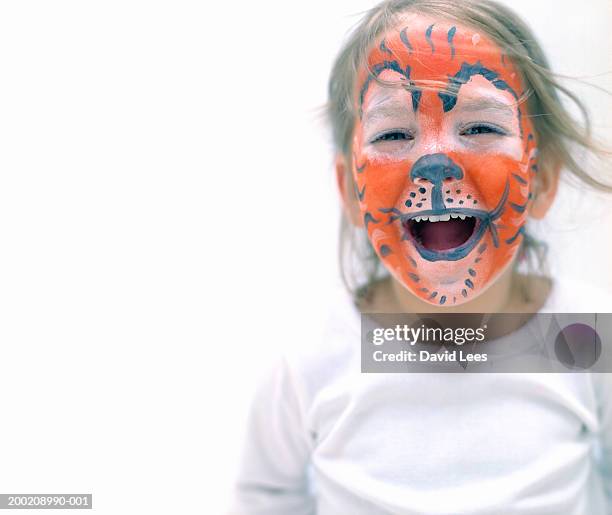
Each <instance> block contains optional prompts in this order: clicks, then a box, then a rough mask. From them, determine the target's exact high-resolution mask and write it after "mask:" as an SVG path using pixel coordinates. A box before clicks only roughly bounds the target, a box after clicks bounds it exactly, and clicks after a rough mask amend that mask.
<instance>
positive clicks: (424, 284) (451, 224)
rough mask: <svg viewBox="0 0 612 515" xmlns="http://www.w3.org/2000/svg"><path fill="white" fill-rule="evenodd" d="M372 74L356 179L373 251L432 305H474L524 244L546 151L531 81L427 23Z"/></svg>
mask: <svg viewBox="0 0 612 515" xmlns="http://www.w3.org/2000/svg"><path fill="white" fill-rule="evenodd" d="M368 64H369V69H370V71H368V69H367V68H366V66H363V67H362V69H361V70H360V74H359V79H358V81H357V88H356V91H355V103H356V108H357V112H358V113H359V115H358V119H357V122H356V125H355V130H354V136H353V147H352V148H353V170H352V171H353V176H354V179H355V182H356V186H357V195H358V198H359V203H360V209H361V212H362V215H363V219H364V224H365V227H366V229H367V232H368V236H369V238H370V241H371V243H372V245H373V246H374V249H375V250H376V252H377V254H378V256H379V257H380V259H381V260H382V262H383V263H384V264H385V266H386V267H387V269H388V270H389V271H390V272H391V273H392V275H393V276H394V277H395V278H396V279H397V280H398V281H400V282H401V283H402V284H403V285H404V286H405V287H406V288H408V289H409V290H411V291H412V293H414V294H415V295H417V296H418V297H420V298H421V299H423V300H425V301H427V302H429V303H431V304H435V305H453V304H454V305H458V304H461V303H464V302H467V301H469V300H470V299H472V298H474V297H475V296H477V295H478V294H479V293H481V292H482V291H484V289H485V288H486V287H487V286H489V285H490V284H491V283H492V282H493V281H494V280H495V279H496V278H497V277H498V276H499V275H500V274H501V273H502V272H503V271H504V270H505V268H506V267H507V266H508V265H509V263H510V262H511V261H512V260H513V258H514V257H515V255H516V253H517V250H518V246H519V244H520V242H521V239H522V237H523V227H524V224H525V221H526V217H527V208H528V203H529V201H530V199H531V193H530V186H531V183H532V181H533V177H534V174H535V173H536V172H537V164H536V153H537V149H536V140H535V135H534V132H533V128H532V126H531V123H530V121H529V118H528V116H527V115H528V113H527V106H526V105H525V104H523V103H520V102H519V99H520V98H521V96H522V94H523V93H524V92H523V85H522V82H521V78H520V74H519V73H518V71H517V69H516V68H515V67H514V65H513V64H512V62H511V61H510V60H509V59H508V58H507V57H505V56H504V55H503V53H502V51H501V49H500V48H499V47H498V46H497V45H496V44H495V43H493V42H492V41H491V40H490V39H489V38H488V37H487V36H486V35H484V34H479V33H478V31H476V30H475V29H472V28H470V27H467V26H463V25H461V24H456V23H452V22H442V21H440V20H435V19H430V18H428V17H426V16H424V15H416V14H414V15H411V16H409V17H407V18H405V21H404V22H402V24H401V25H400V26H398V27H397V28H395V29H393V30H391V31H389V32H388V33H386V34H385V35H384V37H382V38H380V39H379V40H378V42H377V44H376V46H375V48H374V49H373V50H372V51H371V52H370V54H369V56H368ZM374 77H377V78H378V79H381V80H383V81H385V83H388V82H391V83H393V86H392V87H389V86H388V85H382V84H380V83H379V82H378V81H377V80H376V79H375V78H374Z"/></svg>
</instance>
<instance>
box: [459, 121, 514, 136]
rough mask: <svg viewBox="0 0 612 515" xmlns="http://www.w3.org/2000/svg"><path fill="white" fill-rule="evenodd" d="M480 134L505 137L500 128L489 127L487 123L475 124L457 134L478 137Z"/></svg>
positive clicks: (504, 132) (505, 133)
mask: <svg viewBox="0 0 612 515" xmlns="http://www.w3.org/2000/svg"><path fill="white" fill-rule="evenodd" d="M481 134H498V135H500V136H506V135H507V132H506V131H505V130H504V129H502V128H501V127H497V126H495V125H489V124H487V123H477V124H474V125H470V126H468V127H464V128H463V129H461V131H460V132H459V135H460V136H478V135H481Z"/></svg>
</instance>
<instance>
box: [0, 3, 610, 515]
mask: <svg viewBox="0 0 612 515" xmlns="http://www.w3.org/2000/svg"><path fill="white" fill-rule="evenodd" d="M512 4H513V5H514V6H515V7H516V9H517V10H519V11H520V12H521V13H523V14H524V15H525V17H526V18H527V19H528V20H529V21H530V23H531V24H532V26H533V27H534V28H535V32H536V34H538V35H539V36H540V38H541V40H542V42H543V44H544V47H545V48H546V50H547V51H548V53H549V55H550V57H551V61H552V63H553V66H554V67H555V68H556V69H557V70H558V71H560V72H563V73H566V74H570V75H573V76H583V77H588V78H589V80H590V82H593V83H596V84H599V85H602V86H605V87H607V88H609V89H612V78H611V77H612V76H611V75H610V73H609V72H610V62H609V56H610V55H611V51H612V44H611V37H610V29H609V27H610V21H611V18H612V16H611V12H610V6H609V1H608V0H589V1H588V2H581V3H580V4H576V2H574V1H569V0H567V1H559V0H554V1H553V0H546V1H538V2H533V1H528V0H523V1H518V0H517V1H514V2H512ZM372 5H374V2H371V1H356V0H350V1H349V0H344V1H335V2H329V1H326V2H323V1H311V2H308V3H304V2H301V3H297V2H286V1H283V2H281V1H276V2H271V1H263V2H262V1H259V2H246V1H243V2H233V3H232V4H231V5H230V4H227V5H226V4H224V6H222V5H221V3H217V5H213V4H211V3H209V2H203V1H202V2H189V1H180V0H174V1H172V2H170V1H152V0H149V1H147V2H139V1H134V0H123V1H113V0H105V1H96V2H93V1H85V0H80V1H53V2H50V1H28V0H19V1H6V2H2V3H1V4H0V70H1V74H0V77H1V80H0V142H1V147H0V177H1V180H0V241H1V250H0V396H1V402H0V409H1V410H2V411H1V415H0V493H33V492H40V493H62V492H64V493H74V492H78V493H88V492H89V493H93V494H94V503H95V506H96V508H95V512H96V513H105V514H122V513H126V514H127V513H129V514H135V513H142V514H147V515H151V514H157V513H159V514H162V513H163V514H168V513H176V514H196V513H201V514H215V513H221V512H222V511H223V509H224V507H225V506H226V503H227V501H228V497H229V489H230V485H231V481H232V478H233V475H234V473H235V467H236V463H237V459H238V455H239V448H240V445H241V438H242V431H243V423H244V417H245V414H246V409H247V406H248V402H249V399H250V395H251V393H252V390H253V387H254V385H255V383H256V381H257V379H258V378H259V377H261V375H262V374H263V373H264V370H265V365H266V363H267V362H268V360H269V359H270V357H271V356H272V355H273V353H274V352H275V351H277V350H279V349H282V348H283V347H285V346H287V345H291V343H292V341H294V335H296V334H298V333H300V334H301V333H303V332H304V331H306V330H307V329H308V327H310V326H314V325H316V324H317V323H319V320H320V319H321V317H322V316H323V315H324V314H325V312H326V304H327V303H328V302H329V300H328V299H329V298H330V294H331V292H332V291H333V290H334V289H335V288H336V287H337V286H338V284H339V280H338V278H337V267H336V261H337V259H336V254H337V251H336V238H337V225H338V209H339V208H338V202H337V195H336V192H335V185H334V180H333V176H332V166H331V165H332V159H333V156H332V150H331V145H330V138H329V137H328V133H327V132H326V129H325V126H324V124H323V123H322V121H321V115H320V107H321V106H322V105H323V104H324V102H325V100H326V80H327V75H328V72H329V69H330V66H331V62H332V59H333V57H334V55H335V54H336V52H337V50H338V49H339V47H340V44H341V41H342V39H343V37H344V35H345V33H346V31H347V29H348V28H349V27H350V26H351V25H353V24H354V23H356V22H357V20H358V17H357V16H354V15H355V14H356V13H359V12H360V11H362V10H363V9H366V8H369V7H371V6H372ZM606 72H608V74H607V75H605V73H606ZM602 74H603V75H602ZM569 84H570V85H571V86H572V87H573V89H576V90H579V91H580V92H581V94H582V95H583V96H584V98H585V100H586V101H587V102H588V103H589V105H590V106H591V108H592V109H593V110H594V114H595V115H596V123H597V125H598V130H599V131H600V134H602V135H603V136H604V137H607V138H608V141H609V140H610V122H609V120H610V115H611V114H612V110H611V109H610V105H611V103H612V102H611V101H610V97H609V96H605V95H604V94H602V93H598V92H597V91H596V90H594V89H593V88H588V87H582V86H580V85H579V84H577V83H574V82H572V83H569ZM606 125H607V129H606V127H605V126H606ZM610 207H612V203H610V200H597V199H595V198H594V197H593V196H592V195H590V194H589V195H587V194H586V193H584V192H578V193H575V192H574V193H572V192H571V191H569V190H568V191H563V192H562V193H561V196H560V200H559V202H558V203H557V204H556V206H555V209H554V210H553V213H552V214H551V216H550V217H549V218H548V219H547V220H546V222H545V223H544V224H543V227H541V228H540V230H541V232H542V233H543V234H545V235H546V236H547V238H548V239H549V240H550V243H551V261H552V265H553V270H554V273H555V274H566V275H573V276H579V277H582V278H583V279H584V280H586V281H589V282H592V283H596V284H599V285H601V286H603V287H606V288H608V289H612V272H611V267H610V265H609V263H610V255H611V253H612V252H611V250H612V249H611V247H610V241H609V240H610V238H609V236H610V234H611V228H612V221H611V220H612V219H611V217H610V215H609V213H610V212H611V211H610ZM611 308H612V306H605V307H602V311H605V310H608V311H609V310H610V309H611ZM306 326H308V327H306ZM24 513H26V512H24Z"/></svg>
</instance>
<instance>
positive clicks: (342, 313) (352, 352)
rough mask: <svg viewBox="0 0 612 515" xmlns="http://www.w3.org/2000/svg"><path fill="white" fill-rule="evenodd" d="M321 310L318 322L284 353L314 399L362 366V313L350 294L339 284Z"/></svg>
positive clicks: (288, 365) (301, 387)
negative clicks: (323, 390) (320, 392)
mask: <svg viewBox="0 0 612 515" xmlns="http://www.w3.org/2000/svg"><path fill="white" fill-rule="evenodd" d="M318 311H319V314H320V315H319V316H318V318H319V320H318V322H317V323H313V327H311V328H310V330H308V331H307V332H306V333H303V334H301V335H300V336H299V343H298V344H297V345H294V346H293V347H292V348H291V349H290V350H288V351H287V352H284V353H283V361H284V362H285V364H286V366H287V367H288V370H289V373H290V374H291V375H292V376H293V378H294V382H295V383H296V384H297V385H300V389H302V391H303V393H304V395H306V396H307V397H310V398H311V399H312V397H313V396H315V395H316V394H317V393H318V392H319V391H320V390H322V389H323V388H325V387H326V386H329V385H330V384H332V383H334V382H337V381H338V380H340V379H341V378H342V377H345V376H347V375H352V374H354V373H355V372H358V371H359V370H360V366H361V365H360V363H361V362H360V356H361V353H360V349H361V316H360V313H359V311H358V309H357V308H356V306H355V304H354V303H353V299H352V297H351V296H350V294H349V293H348V292H347V291H346V290H344V288H343V287H342V286H338V288H336V289H335V290H334V291H333V292H332V294H331V295H330V297H329V298H328V299H327V300H326V301H325V302H323V303H322V305H321V306H319V309H318Z"/></svg>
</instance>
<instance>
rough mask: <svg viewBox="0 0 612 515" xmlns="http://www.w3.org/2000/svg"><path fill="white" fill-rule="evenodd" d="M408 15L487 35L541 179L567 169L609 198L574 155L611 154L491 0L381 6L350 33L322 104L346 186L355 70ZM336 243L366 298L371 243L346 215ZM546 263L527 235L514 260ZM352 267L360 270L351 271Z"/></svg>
mask: <svg viewBox="0 0 612 515" xmlns="http://www.w3.org/2000/svg"><path fill="white" fill-rule="evenodd" d="M406 12H419V13H423V14H427V15H432V16H435V17H439V18H443V19H447V20H449V21H450V20H454V21H457V22H460V23H465V24H466V25H470V26H471V27H474V28H475V29H477V30H481V31H483V32H484V33H486V34H487V35H488V36H489V37H490V38H491V39H492V40H493V41H494V42H495V43H496V44H497V45H498V46H499V47H500V48H501V49H502V51H503V52H504V53H505V54H506V55H507V56H508V57H509V58H510V59H511V60H512V61H513V62H514V63H515V65H516V67H517V69H518V70H519V71H520V73H521V74H522V79H523V82H524V85H525V98H526V101H527V105H528V109H529V112H530V113H531V117H532V123H533V127H534V130H535V132H536V134H537V139H538V161H539V165H540V166H539V168H540V169H541V170H543V171H545V173H552V172H554V171H555V170H558V169H560V168H565V169H566V170H568V171H569V172H570V173H571V174H572V175H573V176H574V177H576V178H577V179H579V180H580V181H581V182H583V183H585V184H587V185H589V186H590V187H592V188H595V189H597V190H601V191H606V192H612V184H607V183H605V182H604V181H602V180H600V179H598V178H596V177H594V176H593V175H592V174H591V173H589V172H588V171H587V170H586V168H585V166H584V164H583V162H584V160H582V159H580V158H578V157H577V156H576V150H583V151H585V152H588V153H590V154H592V155H596V156H599V157H601V158H608V157H609V156H610V152H609V151H608V150H607V149H605V148H604V147H603V146H602V145H600V144H598V143H596V142H595V141H594V139H593V136H592V132H591V122H590V118H589V114H588V112H587V109H586V107H585V106H584V104H583V103H582V101H581V100H580V99H579V98H578V97H577V96H576V95H575V94H574V93H572V92H571V91H570V90H569V89H567V88H566V87H565V86H563V85H562V84H561V83H560V81H559V79H558V78H559V77H560V76H559V75H556V74H554V73H553V72H552V71H551V69H550V66H549V64H548V61H547V59H546V56H545V55H544V52H543V51H542V48H541V47H540V45H539V44H538V42H537V40H536V38H535V36H534V34H533V32H532V31H531V29H530V28H529V27H528V26H527V25H526V24H525V23H524V22H523V20H521V19H520V18H519V16H518V15H517V14H516V13H514V12H513V11H512V10H511V9H509V8H508V7H506V6H504V5H501V4H498V3H497V2H494V1H492V0H477V1H476V0H386V1H384V2H381V3H380V4H378V5H377V6H375V7H374V8H372V9H371V10H369V11H368V12H367V13H366V15H365V16H364V18H363V19H362V20H361V22H360V23H359V24H358V25H357V26H356V27H355V28H354V29H353V31H352V33H351V34H350V36H349V38H348V40H347V41H346V43H345V44H344V46H343V48H342V49H341V51H340V53H339V54H338V56H337V58H336V60H335V62H334V65H333V67H332V72H331V75H330V79H329V86H328V96H329V98H328V103H327V106H326V114H327V118H328V121H329V123H330V124H331V128H332V134H333V142H334V146H335V149H336V152H338V153H341V154H343V155H344V156H345V160H346V163H347V164H348V165H349V166H347V173H348V174H349V177H348V179H349V181H351V182H352V176H351V175H350V170H351V164H352V163H351V140H352V132H353V127H354V125H355V117H356V113H355V107H354V88H355V82H356V80H357V71H358V69H359V67H360V66H361V65H362V63H365V62H367V61H366V57H367V55H368V52H369V51H370V49H371V47H372V45H373V44H374V43H375V41H376V40H377V38H378V37H379V36H381V35H382V34H383V33H385V32H387V31H388V30H390V29H392V28H393V27H395V26H396V24H397V23H398V22H399V21H400V16H401V15H402V14H404V13H406ZM560 94H562V95H564V96H565V97H567V98H568V99H569V100H570V101H571V102H572V103H573V104H574V105H575V106H576V107H577V108H578V110H579V112H580V114H581V117H582V120H583V123H582V124H578V123H576V121H575V120H574V118H573V117H572V116H571V115H570V114H569V112H568V110H567V109H566V108H565V107H564V106H563V104H562V102H561V100H560ZM340 238H341V241H340V268H341V273H342V278H343V280H344V282H345V284H346V285H347V287H348V288H349V290H350V291H352V292H353V294H355V295H356V296H360V295H363V294H366V293H367V292H368V288H369V287H370V286H371V284H372V283H373V282H374V281H375V280H376V278H377V277H378V276H379V275H380V273H381V272H383V270H384V269H383V267H382V265H381V263H380V260H379V259H378V256H377V255H376V253H375V252H374V249H373V248H372V247H371V245H370V244H369V241H368V238H367V235H366V234H365V230H363V229H357V228H355V227H353V226H352V224H351V223H350V222H349V221H348V220H347V218H346V215H344V214H343V216H342V225H341V236H340ZM544 257H545V247H544V246H543V244H542V243H540V242H538V241H536V240H535V239H533V238H532V237H531V236H529V235H528V234H526V235H525V237H524V239H523V243H522V246H521V250H520V251H519V260H520V259H521V258H528V259H527V260H528V264H529V265H530V266H531V264H532V263H533V261H534V260H535V262H537V264H538V267H539V268H542V266H544V264H545V259H544ZM519 260H517V263H518V262H519ZM356 266H357V267H358V268H360V269H361V270H359V271H358V272H357V273H355V269H356ZM359 276H361V280H360V278H359ZM363 276H365V284H361V285H360V284H359V283H360V282H362V283H363V282H364V280H363V279H364V278H363Z"/></svg>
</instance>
